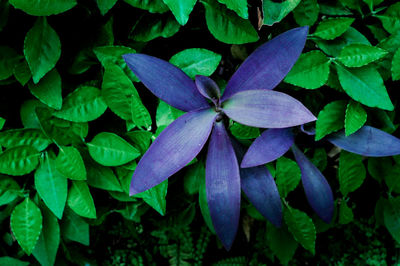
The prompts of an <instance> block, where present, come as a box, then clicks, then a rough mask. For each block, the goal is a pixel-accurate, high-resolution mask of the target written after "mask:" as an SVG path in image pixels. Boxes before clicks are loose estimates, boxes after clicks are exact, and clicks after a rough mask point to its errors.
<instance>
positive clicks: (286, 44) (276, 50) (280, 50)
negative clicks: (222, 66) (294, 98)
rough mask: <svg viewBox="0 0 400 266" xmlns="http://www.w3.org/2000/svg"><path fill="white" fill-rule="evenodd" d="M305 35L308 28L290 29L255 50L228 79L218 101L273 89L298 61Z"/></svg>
mask: <svg viewBox="0 0 400 266" xmlns="http://www.w3.org/2000/svg"><path fill="white" fill-rule="evenodd" d="M307 33H308V27H302V28H296V29H292V30H289V31H287V32H284V33H282V34H280V35H279V36H277V37H275V38H273V39H272V40H270V41H269V42H267V43H265V44H263V45H261V46H260V47H258V48H257V50H255V51H254V52H253V53H252V54H251V55H250V56H249V57H248V58H247V59H246V60H245V61H244V62H243V63H242V64H241V66H240V67H239V69H238V70H237V71H236V72H235V74H234V75H233V76H232V77H231V79H230V80H229V82H228V85H227V86H226V89H225V92H224V95H223V96H222V100H226V99H228V98H229V97H231V96H232V95H233V94H235V93H237V92H239V91H243V90H255V89H273V88H275V87H276V85H278V84H279V83H280V82H281V81H282V79H283V78H284V77H285V76H286V74H287V73H288V72H289V70H290V69H291V68H292V66H293V65H294V63H295V62H296V60H297V59H298V58H299V56H300V54H301V51H302V50H303V47H304V44H305V42H306V39H307Z"/></svg>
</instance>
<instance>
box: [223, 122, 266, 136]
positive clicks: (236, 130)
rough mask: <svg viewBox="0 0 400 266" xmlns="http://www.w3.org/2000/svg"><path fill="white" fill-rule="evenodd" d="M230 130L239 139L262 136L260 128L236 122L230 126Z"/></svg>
mask: <svg viewBox="0 0 400 266" xmlns="http://www.w3.org/2000/svg"><path fill="white" fill-rule="evenodd" d="M229 130H230V131H231V133H232V135H233V136H235V137H236V138H238V139H255V138H257V137H258V136H260V130H259V129H258V128H255V127H249V126H246V125H242V124H239V123H236V122H235V123H233V124H232V126H231V127H229Z"/></svg>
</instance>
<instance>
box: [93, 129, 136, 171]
mask: <svg viewBox="0 0 400 266" xmlns="http://www.w3.org/2000/svg"><path fill="white" fill-rule="evenodd" d="M87 145H88V148H89V153H90V156H92V158H93V159H94V160H95V161H96V162H98V163H99V164H102V165H104V166H118V165H123V164H126V163H128V162H130V161H132V160H134V159H136V158H137V157H139V156H140V152H139V151H138V150H137V149H135V148H134V147H132V146H131V145H130V144H129V143H128V142H127V141H126V140H124V139H123V138H121V137H119V136H118V135H116V134H114V133H108V132H102V133H100V134H97V135H96V136H95V137H94V138H93V140H92V141H91V142H89V143H87Z"/></svg>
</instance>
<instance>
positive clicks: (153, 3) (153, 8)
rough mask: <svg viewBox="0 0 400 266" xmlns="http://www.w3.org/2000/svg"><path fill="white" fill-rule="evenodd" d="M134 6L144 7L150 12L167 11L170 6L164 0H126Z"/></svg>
mask: <svg viewBox="0 0 400 266" xmlns="http://www.w3.org/2000/svg"><path fill="white" fill-rule="evenodd" d="M124 1H125V2H126V3H128V4H130V5H131V6H133V7H137V8H140V9H144V10H147V11H149V12H150V13H165V12H167V11H168V10H169V9H168V6H167V5H166V4H164V2H163V1H162V0H124Z"/></svg>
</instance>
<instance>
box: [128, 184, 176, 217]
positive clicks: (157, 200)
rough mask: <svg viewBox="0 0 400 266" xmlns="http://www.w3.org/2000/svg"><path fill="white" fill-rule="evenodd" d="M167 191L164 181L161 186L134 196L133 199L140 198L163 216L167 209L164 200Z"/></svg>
mask: <svg viewBox="0 0 400 266" xmlns="http://www.w3.org/2000/svg"><path fill="white" fill-rule="evenodd" d="M167 190H168V180H165V181H164V182H162V183H161V184H159V185H157V186H155V187H153V188H151V189H149V190H146V191H144V192H142V193H139V194H136V195H135V197H138V198H142V199H143V200H144V201H145V202H146V203H147V204H149V205H150V206H151V207H152V208H153V209H154V210H156V211H157V212H158V213H159V214H161V215H165V212H166V209H167V200H166V198H165V197H166V196H167Z"/></svg>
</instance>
